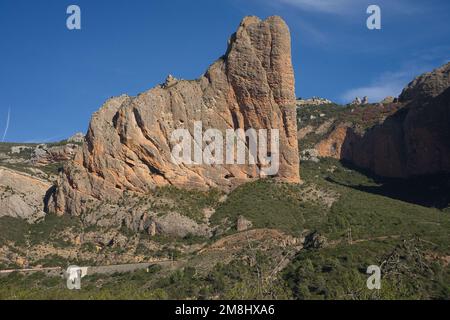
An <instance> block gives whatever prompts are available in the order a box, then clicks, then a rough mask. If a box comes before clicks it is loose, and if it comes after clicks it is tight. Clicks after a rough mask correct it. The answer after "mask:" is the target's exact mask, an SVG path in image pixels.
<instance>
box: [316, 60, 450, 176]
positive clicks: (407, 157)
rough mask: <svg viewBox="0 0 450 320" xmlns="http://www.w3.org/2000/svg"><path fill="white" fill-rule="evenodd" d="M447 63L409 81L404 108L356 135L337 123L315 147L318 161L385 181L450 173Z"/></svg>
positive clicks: (348, 128) (448, 67) (448, 66)
mask: <svg viewBox="0 0 450 320" xmlns="http://www.w3.org/2000/svg"><path fill="white" fill-rule="evenodd" d="M449 72H450V64H447V65H445V66H443V67H441V68H439V69H436V70H435V71H433V72H431V73H427V74H425V75H423V76H420V77H419V78H417V79H416V80H414V81H413V82H412V83H411V84H410V85H409V86H408V87H407V88H406V89H405V90H404V91H403V93H402V95H401V97H400V100H401V101H403V103H404V106H403V107H402V108H400V109H399V110H398V111H397V112H395V113H394V114H393V115H391V116H389V117H387V118H386V119H385V120H384V122H382V123H381V124H379V125H375V126H374V127H372V128H370V129H368V130H365V131H363V132H357V130H355V128H354V127H353V126H352V125H351V124H346V123H342V124H340V125H338V126H337V127H336V128H335V130H333V131H332V132H331V133H330V134H329V135H328V137H327V138H326V139H324V140H322V141H321V142H320V143H318V144H317V145H316V149H317V151H318V153H319V155H320V156H321V157H334V158H337V159H345V160H348V161H350V162H352V163H353V164H355V165H357V166H359V167H361V168H366V169H370V170H371V171H372V172H374V173H376V174H378V175H380V176H385V177H409V176H416V175H424V174H432V173H438V172H450V82H449V80H448V79H449Z"/></svg>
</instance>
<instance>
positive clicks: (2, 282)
mask: <svg viewBox="0 0 450 320" xmlns="http://www.w3.org/2000/svg"><path fill="white" fill-rule="evenodd" d="M301 168H302V169H301V176H302V179H303V180H304V183H303V184H302V185H289V184H283V183H277V182H275V181H273V180H271V179H266V180H261V181H255V182H252V183H249V184H246V185H243V186H240V187H238V188H237V189H235V190H234V191H233V192H232V193H230V194H229V195H228V197H227V198H226V200H225V201H223V202H222V201H220V200H219V199H220V197H221V196H222V194H221V193H220V192H217V191H211V192H209V193H203V192H188V191H181V190H178V189H175V188H171V187H170V188H161V189H157V190H156V191H155V193H154V194H152V195H151V197H150V196H149V198H148V199H141V200H140V199H135V200H136V201H149V202H150V204H151V205H152V207H153V208H155V209H158V210H159V211H158V212H161V213H164V212H170V211H180V212H182V213H183V214H186V215H188V216H190V217H192V218H194V219H196V220H200V219H202V217H203V209H204V208H214V209H215V210H216V212H215V213H214V214H213V216H212V218H211V221H212V223H213V225H216V226H218V227H223V223H224V220H228V223H232V224H233V223H235V221H236V219H237V217H238V216H239V215H243V216H245V217H246V218H247V219H249V220H251V221H252V223H253V227H254V228H276V229H281V230H283V231H285V232H287V233H290V234H292V235H295V236H300V235H301V234H304V233H305V232H306V231H305V230H309V231H317V232H318V233H319V234H320V235H321V236H322V237H324V238H326V239H327V245H326V246H325V247H319V248H313V249H304V250H301V251H300V252H299V253H298V254H297V255H296V257H295V258H294V259H293V261H291V262H290V263H289V264H288V265H287V266H286V268H284V270H283V271H282V272H281V273H279V274H278V276H277V277H275V278H274V279H271V280H267V279H266V278H265V276H267V275H268V274H270V272H271V271H272V270H273V268H274V264H276V261H273V260H274V257H273V256H271V254H270V252H268V251H264V252H261V251H257V252H256V253H254V252H248V249H246V248H242V250H241V251H240V253H239V254H238V255H236V256H235V257H234V259H233V260H232V261H231V262H230V263H220V264H217V265H216V266H215V267H214V268H213V269H212V270H211V269H209V271H206V272H203V270H202V272H200V271H198V270H196V269H195V268H192V266H194V267H195V265H193V264H189V265H191V267H186V268H184V269H183V268H181V269H178V270H171V269H159V268H156V267H155V269H152V270H150V271H149V272H148V273H147V272H145V271H142V272H141V271H139V272H134V273H129V274H120V275H119V274H118V275H113V276H89V277H86V278H83V282H82V283H83V289H82V290H81V291H78V292H73V291H69V290H67V289H66V288H65V282H64V280H63V279H61V278H57V277H54V278H52V277H47V276H43V275H39V274H34V275H30V276H23V275H19V274H13V275H10V276H8V277H3V278H0V299H3V298H6V299H174V298H179V299H216V298H222V299H448V298H449V297H450V270H449V269H450V268H449V267H448V262H446V261H447V260H448V257H449V256H450V237H449V235H450V232H449V230H450V216H449V215H448V213H449V212H448V209H447V207H448V202H446V203H445V204H442V205H441V206H440V207H442V208H443V210H440V209H438V208H432V207H425V206H423V205H419V204H414V203H411V202H407V201H402V200H401V199H404V200H408V199H407V198H406V197H405V195H402V194H400V192H398V190H396V189H398V186H399V185H400V186H403V188H406V187H407V186H408V183H407V182H404V181H403V182H400V181H391V180H382V179H380V178H377V177H373V176H371V175H368V174H365V173H364V172H361V171H358V170H355V169H354V168H351V167H348V166H345V165H343V164H341V163H340V162H338V161H336V160H333V159H321V161H320V163H312V162H305V163H302V164H301ZM442 179H443V178H442ZM421 181H422V185H421V186H420V188H423V189H416V187H417V188H419V183H417V186H416V184H415V183H412V182H410V183H409V189H408V190H409V192H410V193H412V195H414V194H415V192H419V191H420V190H425V191H426V190H431V191H432V192H431V191H430V192H429V193H428V194H427V193H426V192H425V191H420V192H421V194H422V195H423V197H424V198H427V197H431V196H432V195H433V194H441V191H442V190H444V191H445V190H448V186H447V184H446V183H447V182H446V181H447V180H445V179H444V180H443V181H440V180H439V179H436V178H433V179H431V178H430V180H427V179H422V180H421ZM398 183H403V185H402V184H398ZM430 183H431V184H433V186H434V187H432V188H429V186H426V185H427V184H430ZM436 186H438V187H439V188H441V189H442V190H437V189H436ZM311 188H314V189H315V190H320V191H321V192H322V193H323V194H325V195H330V196H331V197H333V198H334V201H333V202H331V203H330V204H329V205H327V204H326V203H324V202H323V201H322V200H321V199H320V198H315V197H312V196H311V194H310V192H309V191H308V190H310V189H311ZM444 191H442V194H444V193H445V192H444ZM404 193H407V192H404ZM129 197H130V198H132V197H133V196H132V195H129ZM414 198H417V196H414ZM424 203H426V202H425V201H424ZM430 203H434V201H433V202H430ZM67 228H72V229H73V230H74V231H75V232H77V230H80V228H81V224H80V222H79V220H78V219H77V218H71V217H67V216H65V217H56V216H54V215H48V216H47V217H46V219H45V220H44V221H42V222H40V223H38V224H36V225H34V226H30V225H28V224H26V223H24V222H22V221H20V220H17V219H12V218H0V246H1V245H2V244H5V243H6V242H7V241H13V242H15V243H16V244H18V245H24V246H25V245H36V244H38V243H42V242H52V243H54V244H56V245H57V246H61V247H63V246H64V245H68V244H67V243H65V240H64V239H58V237H56V235H57V234H60V233H61V231H62V230H66V229H67ZM233 230H235V228H231V229H230V230H228V231H227V233H226V234H230V233H233V232H236V231H233ZM222 236H223V234H222ZM147 237H148V236H144V235H142V238H143V239H144V238H145V239H146V240H149V238H147ZM151 240H153V241H155V243H158V244H159V245H162V246H161V248H162V249H161V251H160V252H159V253H158V252H150V251H149V249H147V248H146V247H144V246H139V247H138V250H137V252H136V253H137V254H145V255H149V256H150V255H152V256H155V255H156V256H157V255H160V256H161V257H163V258H167V257H175V258H183V259H191V258H194V257H195V258H196V259H199V258H201V255H198V256H196V255H195V253H194V254H189V253H182V252H181V248H182V247H183V246H186V245H190V244H200V243H203V242H207V241H206V240H207V239H203V238H198V237H193V236H187V237H186V238H185V239H178V240H174V239H170V238H168V237H163V236H159V237H156V238H152V239H151ZM213 240H216V239H213ZM91 249H93V248H91ZM118 254H119V252H118ZM193 261H194V260H193ZM40 263H42V264H43V265H49V266H50V265H51V266H55V265H61V266H63V267H66V265H67V263H68V261H65V260H61V259H60V257H57V256H49V257H47V258H46V259H44V260H42V261H40ZM446 263H447V265H446ZM381 264H383V267H382V270H383V280H382V289H381V290H380V291H370V290H368V289H367V287H366V281H367V278H368V275H367V274H366V270H367V267H368V266H369V265H381Z"/></svg>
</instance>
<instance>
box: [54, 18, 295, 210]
mask: <svg viewBox="0 0 450 320" xmlns="http://www.w3.org/2000/svg"><path fill="white" fill-rule="evenodd" d="M195 121H202V123H203V130H207V129H209V128H215V129H219V130H221V131H223V132H224V131H225V130H226V129H231V128H233V129H238V128H241V129H244V130H247V129H249V128H253V129H279V132H280V170H279V173H278V175H277V179H279V180H281V181H284V182H292V183H297V182H299V181H300V177H299V158H298V142H297V138H296V133H297V125H296V112H295V90H294V73H293V68H292V63H291V47H290V34H289V29H288V27H287V26H286V24H285V22H284V21H283V20H282V19H281V18H279V17H270V18H268V19H267V20H264V21H261V20H260V19H258V18H256V17H246V18H245V19H244V20H243V21H242V22H241V24H240V26H239V28H238V30H237V32H236V33H235V34H234V35H233V36H232V37H231V39H230V41H229V47H228V50H227V53H226V54H225V55H224V56H223V57H222V58H220V59H219V60H218V61H216V62H215V63H214V64H212V65H211V66H210V67H209V69H208V70H207V72H206V73H205V74H204V75H203V76H202V77H200V78H199V79H197V80H194V81H185V80H177V79H175V78H173V77H170V78H168V80H167V81H166V83H165V84H163V85H160V86H157V87H155V88H153V89H151V90H149V91H147V92H145V93H142V94H140V95H139V96H137V97H128V96H121V97H117V98H113V99H110V100H109V101H107V102H106V103H105V104H104V105H103V107H102V108H101V109H100V110H99V111H98V112H96V113H95V114H94V115H93V117H92V120H91V122H90V126H89V130H88V133H87V135H86V142H85V144H84V146H83V148H82V150H80V151H79V152H78V153H77V154H76V156H75V159H74V161H72V162H70V163H69V164H68V165H66V166H65V168H64V170H63V172H62V174H61V177H60V179H59V182H58V184H57V187H56V191H55V193H54V194H53V196H52V197H51V199H50V202H49V204H48V207H49V210H50V211H54V212H56V213H71V214H82V213H83V212H85V211H86V210H87V209H88V203H91V202H95V201H96V200H106V199H108V200H111V201H115V200H118V199H119V198H120V197H121V196H122V194H123V192H124V191H125V190H127V191H133V192H138V193H145V192H148V191H149V190H151V189H152V188H154V187H155V186H164V185H175V186H177V187H182V188H194V189H208V188H211V187H214V188H219V189H222V190H225V191H227V190H230V189H232V188H234V187H236V186H237V185H239V184H242V183H244V182H247V181H250V180H252V179H257V178H259V174H258V168H257V166H256V165H214V166H210V165H190V166H187V165H183V164H181V165H177V164H174V163H173V162H172V160H171V150H172V147H173V143H172V142H171V141H170V139H171V133H172V132H173V130H175V129H188V130H189V131H190V133H191V135H193V129H194V122H195Z"/></svg>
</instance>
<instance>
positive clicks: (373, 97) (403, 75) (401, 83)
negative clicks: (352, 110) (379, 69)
mask: <svg viewBox="0 0 450 320" xmlns="http://www.w3.org/2000/svg"><path fill="white" fill-rule="evenodd" d="M431 69H432V67H431V66H429V65H426V66H421V67H417V66H415V65H410V66H405V67H404V68H402V69H401V70H400V71H397V72H385V73H383V74H381V75H380V76H379V77H377V78H376V79H375V80H374V81H372V82H371V83H369V84H368V85H366V86H362V87H357V88H353V89H350V90H348V91H346V92H344V93H343V94H342V95H341V97H340V98H341V102H343V103H348V102H351V101H352V100H353V99H355V98H356V97H361V98H362V97H365V96H367V97H369V101H370V102H379V101H381V100H383V99H384V98H386V97H388V96H392V97H397V96H399V95H400V93H401V92H402V90H403V88H404V87H405V86H406V85H407V84H408V83H410V82H411V81H412V80H413V79H414V78H415V77H417V76H418V75H420V74H422V73H424V72H427V71H430V70H431Z"/></svg>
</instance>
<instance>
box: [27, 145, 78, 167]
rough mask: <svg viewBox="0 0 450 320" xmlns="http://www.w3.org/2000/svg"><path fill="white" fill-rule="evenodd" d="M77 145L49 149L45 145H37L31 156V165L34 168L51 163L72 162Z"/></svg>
mask: <svg viewBox="0 0 450 320" xmlns="http://www.w3.org/2000/svg"><path fill="white" fill-rule="evenodd" d="M79 148H80V146H79V145H77V144H73V143H68V144H64V145H60V146H52V147H49V146H48V145H46V144H41V145H38V146H37V147H36V148H35V149H34V150H33V152H32V154H31V163H32V164H33V165H35V166H45V165H48V164H51V163H56V162H64V161H69V160H72V159H73V157H74V156H75V154H76V152H77V150H78V149H79Z"/></svg>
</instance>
